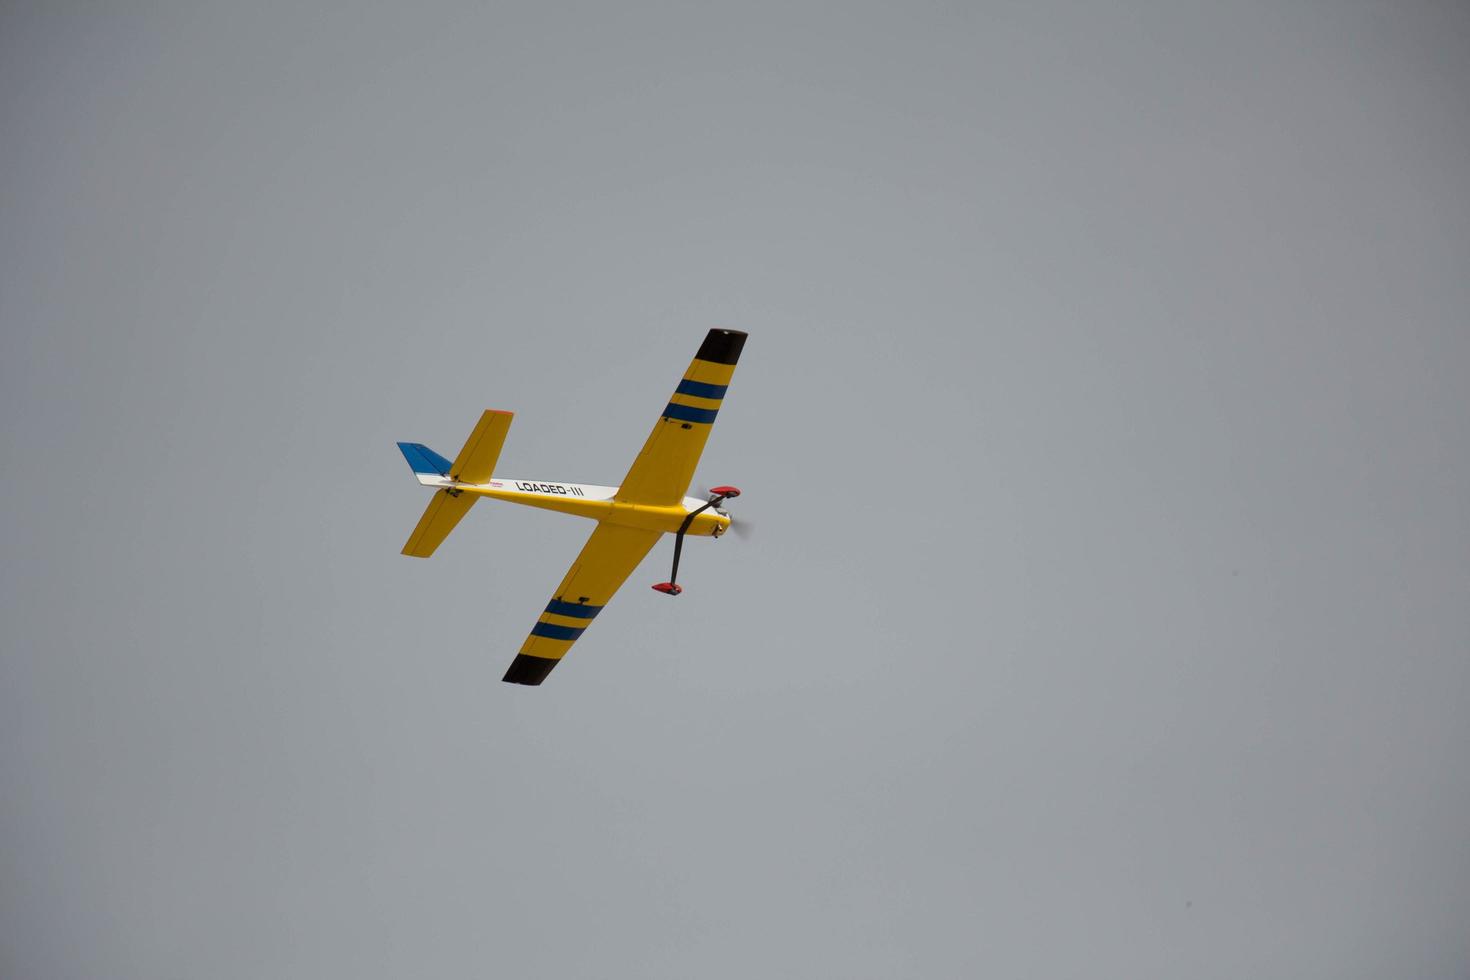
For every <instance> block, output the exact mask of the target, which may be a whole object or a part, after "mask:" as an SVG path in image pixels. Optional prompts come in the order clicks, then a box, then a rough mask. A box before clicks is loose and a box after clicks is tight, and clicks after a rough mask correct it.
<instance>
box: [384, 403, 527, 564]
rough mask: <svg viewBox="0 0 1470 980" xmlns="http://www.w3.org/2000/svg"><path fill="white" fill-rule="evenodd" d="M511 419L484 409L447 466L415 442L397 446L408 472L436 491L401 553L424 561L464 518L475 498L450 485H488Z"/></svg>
mask: <svg viewBox="0 0 1470 980" xmlns="http://www.w3.org/2000/svg"><path fill="white" fill-rule="evenodd" d="M512 418H514V415H513V414H512V413H510V412H497V411H495V410H494V409H487V410H486V411H485V413H484V414H483V415H481V416H480V421H479V422H477V423H476V424H475V430H474V431H473V432H471V433H470V437H469V438H468V439H466V440H465V444H464V448H463V449H461V450H460V451H459V455H458V456H456V457H455V458H454V462H452V463H451V462H450V461H449V460H447V459H445V458H444V457H443V456H440V455H439V454H438V453H436V452H434V450H432V449H430V448H429V447H428V446H424V445H421V444H419V443H417V442H400V443H399V444H398V448H399V450H400V451H401V452H402V453H403V458H404V459H406V460H408V465H409V468H411V469H412V470H413V472H414V475H415V476H417V477H418V480H419V482H420V483H422V484H424V485H425V486H437V487H440V488H441V489H439V490H438V491H437V492H435V494H434V498H433V499H432V500H430V501H429V506H428V507H426V508H424V516H422V517H420V518H419V523H418V526H417V527H415V528H414V529H413V533H412V534H410V535H409V536H408V543H407V544H405V545H404V546H403V553H404V554H405V555H410V556H412V557H414V558H427V557H429V556H430V555H432V554H433V553H434V549H436V548H438V547H439V543H440V542H442V541H443V540H444V539H445V538H447V537H448V536H449V532H450V531H453V530H454V528H455V525H457V524H458V523H459V522H460V519H461V518H463V517H464V515H466V514H468V513H469V511H470V508H471V507H473V506H474V504H475V500H476V499H477V497H476V495H475V494H466V493H464V492H463V491H462V490H459V489H458V488H457V487H455V486H444V482H445V481H446V480H449V481H451V482H452V483H456V484H458V483H469V484H477V483H488V482H489V481H490V476H491V474H492V473H493V472H494V470H495V463H496V461H497V460H499V459H500V448H501V447H502V446H503V445H505V434H506V432H507V431H508V430H509V429H510V421H511V419H512Z"/></svg>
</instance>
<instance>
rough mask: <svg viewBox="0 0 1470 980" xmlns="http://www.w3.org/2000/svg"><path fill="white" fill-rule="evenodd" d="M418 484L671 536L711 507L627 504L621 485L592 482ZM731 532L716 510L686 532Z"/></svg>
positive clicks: (426, 479) (422, 478) (425, 478)
mask: <svg viewBox="0 0 1470 980" xmlns="http://www.w3.org/2000/svg"><path fill="white" fill-rule="evenodd" d="M419 482H420V483H422V484H423V485H424V486H426V487H443V488H444V489H446V490H448V491H449V492H450V493H456V494H457V493H470V494H475V495H477V496H481V497H493V498H495V499H496V500H506V501H509V502H511V503H515V504H524V505H526V506H528V507H540V508H541V509H543V510H554V511H557V512H559V513H562V514H575V515H576V516H578V517H590V518H592V519H593V520H597V521H607V522H609V523H611V524H621V525H623V526H624V527H636V528H641V529H643V530H646V531H666V532H668V533H669V534H674V533H677V532H678V530H679V527H680V525H682V524H683V523H684V521H685V519H686V518H688V516H689V515H690V514H692V513H694V512H695V511H696V510H699V509H700V508H701V507H705V504H706V503H707V501H704V500H701V499H700V498H698V497H685V498H684V499H683V500H681V501H680V502H679V503H677V504H671V505H668V506H664V507H659V506H653V505H649V504H630V503H624V502H622V501H620V500H617V499H616V497H617V494H618V488H617V487H602V486H597V485H594V484H589V483H549V482H544V481H541V480H512V479H507V478H500V479H495V480H491V481H490V482H488V483H473V484H472V483H459V482H457V481H455V480H452V479H450V478H449V477H447V476H438V475H437V474H432V475H431V474H419ZM729 529H730V518H729V517H727V516H725V515H724V514H721V513H719V512H718V511H716V510H715V509H714V508H713V507H707V508H705V509H704V510H703V511H702V512H701V513H700V514H698V515H697V516H696V517H695V518H694V520H693V522H692V523H691V524H690V525H689V530H688V532H687V533H689V534H694V535H708V536H713V537H719V536H720V535H721V534H724V533H725V532H726V531H727V530H729Z"/></svg>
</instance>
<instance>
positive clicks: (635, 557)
mask: <svg viewBox="0 0 1470 980" xmlns="http://www.w3.org/2000/svg"><path fill="white" fill-rule="evenodd" d="M660 537H662V532H661V531H645V530H641V529H639V528H633V527H622V526H620V525H617V524H602V523H599V524H598V525H597V529H596V530H595V531H593V532H592V537H590V538H588V539H587V543H586V544H585V545H583V547H582V553H581V554H580V555H578V556H577V560H576V561H575V562H573V563H572V568H571V570H570V571H569V572H567V576H566V578H564V579H562V580H561V585H559V586H557V589H556V595H555V596H554V597H553V598H552V600H551V602H550V603H548V604H547V606H546V611H545V612H544V613H542V614H541V618H540V619H538V620H537V621H536V625H535V626H534V627H532V628H531V635H530V636H528V637H526V642H525V643H524V644H523V645H522V646H521V652H520V653H519V654H517V655H516V658H515V660H513V661H512V662H511V665H510V669H509V670H507V671H506V672H505V677H504V678H502V679H503V680H505V681H508V682H509V683H511V684H530V685H535V684H540V683H541V682H542V681H543V680H545V679H546V675H547V674H549V673H551V668H553V667H555V666H556V665H557V662H558V661H559V660H561V658H562V657H564V656H566V654H567V651H568V650H570V649H571V648H572V644H573V643H575V642H577V637H579V636H581V635H582V633H583V632H584V631H585V630H586V629H587V627H588V626H589V625H591V623H592V620H593V618H594V617H595V616H596V615H597V614H598V613H600V612H601V611H602V607H603V606H605V605H607V602H608V600H609V599H611V598H612V597H613V593H614V592H617V591H618V588H619V586H621V585H622V584H623V583H624V582H625V581H627V578H628V576H629V575H631V574H633V569H635V568H637V567H638V563H639V562H641V561H642V560H643V556H644V555H647V554H648V552H649V551H650V550H651V549H652V548H653V546H654V544H655V543H657V541H658V539H659V538H660Z"/></svg>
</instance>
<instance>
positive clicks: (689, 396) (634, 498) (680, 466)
mask: <svg viewBox="0 0 1470 980" xmlns="http://www.w3.org/2000/svg"><path fill="white" fill-rule="evenodd" d="M745 336H746V335H745V334H744V333H743V332H741V331H739V330H711V331H710V332H709V334H708V335H707V336H706V337H705V338H704V343H703V344H702V345H701V346H700V348H699V353H698V354H695V355H694V363H692V364H690V365H689V370H687V371H685V372H684V378H683V380H681V381H680V382H679V387H677V388H675V389H674V397H673V398H671V399H669V404H668V407H666V408H665V409H664V412H663V415H662V416H661V417H660V418H659V420H658V423H657V424H656V425H654V427H653V433H652V434H651V435H650V436H649V437H648V441H647V442H646V443H644V444H643V451H642V452H640V453H639V454H638V458H637V459H635V460H634V461H633V467H632V469H630V470H628V475H627V476H626V477H624V478H623V485H622V487H620V488H619V489H618V495H617V497H615V498H614V499H615V500H618V501H619V502H621V503H636V504H652V505H657V506H667V505H670V504H677V503H678V502H679V501H680V500H682V499H683V497H684V494H685V493H687V492H688V491H689V481H690V480H692V479H694V467H695V466H697V465H699V457H700V454H701V453H703V452H704V444H705V442H706V441H707V440H708V439H709V430H710V426H712V425H713V424H714V421H715V415H716V413H717V412H719V409H720V401H721V399H723V398H724V397H725V388H726V387H727V386H728V385H729V384H730V377H731V375H733V374H734V373H735V362H736V361H738V360H740V350H741V348H742V347H744V346H745Z"/></svg>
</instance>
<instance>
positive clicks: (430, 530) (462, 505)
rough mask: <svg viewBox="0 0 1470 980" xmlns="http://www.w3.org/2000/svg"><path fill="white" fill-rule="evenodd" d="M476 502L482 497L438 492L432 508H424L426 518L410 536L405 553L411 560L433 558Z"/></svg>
mask: <svg viewBox="0 0 1470 980" xmlns="http://www.w3.org/2000/svg"><path fill="white" fill-rule="evenodd" d="M476 499H478V498H476V497H475V496H474V495H473V494H468V493H465V494H461V493H455V492H451V491H449V490H439V491H437V492H436V493H435V494H434V497H433V499H432V500H430V501H429V506H428V507H425V508H424V516H423V517H420V518H419V524H418V527H416V528H414V529H413V533H412V534H410V535H409V536H408V543H407V544H405V545H404V546H403V553H404V554H405V555H408V556H409V557H411V558H427V557H429V556H430V555H432V554H433V553H434V549H435V548H438V547H439V544H440V542H442V541H443V540H444V539H445V538H447V537H448V536H449V532H450V531H453V530H454V527H455V525H456V524H458V523H459V520H460V518H462V517H464V515H466V514H468V513H469V512H470V508H471V507H472V506H474V503H475V500H476Z"/></svg>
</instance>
